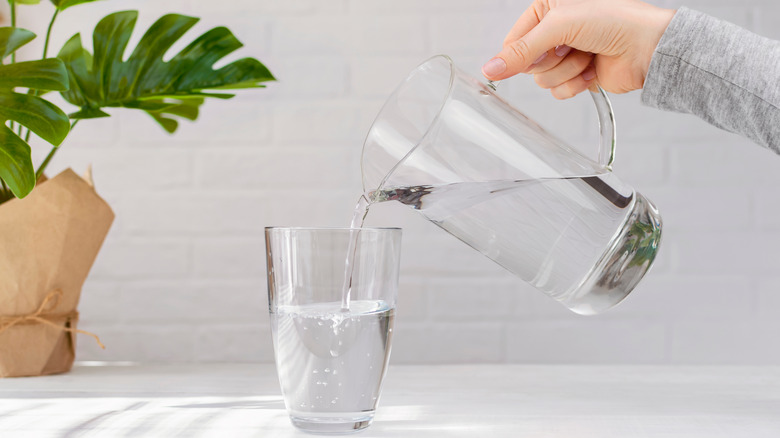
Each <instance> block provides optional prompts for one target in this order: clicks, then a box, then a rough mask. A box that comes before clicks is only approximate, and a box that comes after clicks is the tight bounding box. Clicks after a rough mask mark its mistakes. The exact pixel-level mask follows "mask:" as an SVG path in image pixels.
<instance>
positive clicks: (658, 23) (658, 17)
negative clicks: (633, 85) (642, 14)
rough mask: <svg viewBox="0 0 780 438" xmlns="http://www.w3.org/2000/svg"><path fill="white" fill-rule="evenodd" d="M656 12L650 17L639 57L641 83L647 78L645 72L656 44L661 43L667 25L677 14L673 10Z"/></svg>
mask: <svg viewBox="0 0 780 438" xmlns="http://www.w3.org/2000/svg"><path fill="white" fill-rule="evenodd" d="M655 9H656V11H654V13H653V14H652V16H650V17H649V18H650V21H649V22H650V26H649V27H648V33H647V35H646V37H645V38H646V46H645V50H644V53H643V54H642V57H641V64H640V70H641V74H642V81H643V82H644V80H645V79H646V78H647V72H648V71H649V69H650V61H652V59H653V54H654V53H655V49H656V47H658V43H659V42H660V41H661V37H663V35H664V33H665V32H666V29H667V28H668V27H669V23H671V22H672V19H673V18H674V14H676V13H677V11H676V10H674V9H662V8H655Z"/></svg>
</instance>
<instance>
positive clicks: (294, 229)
mask: <svg viewBox="0 0 780 438" xmlns="http://www.w3.org/2000/svg"><path fill="white" fill-rule="evenodd" d="M265 230H266V231H273V230H289V231H353V230H354V231H377V232H378V231H402V230H403V229H402V228H401V227H360V228H352V227H280V226H270V227H265Z"/></svg>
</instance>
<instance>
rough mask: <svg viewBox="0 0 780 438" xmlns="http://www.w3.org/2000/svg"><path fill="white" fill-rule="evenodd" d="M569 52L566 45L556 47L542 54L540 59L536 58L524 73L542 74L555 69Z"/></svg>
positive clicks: (569, 48) (569, 49)
mask: <svg viewBox="0 0 780 438" xmlns="http://www.w3.org/2000/svg"><path fill="white" fill-rule="evenodd" d="M571 50H572V48H571V47H569V46H567V45H560V46H556V47H555V49H553V50H548V51H547V52H544V53H543V54H542V56H541V57H539V58H537V59H536V60H535V61H534V62H533V63H532V64H531V67H530V68H529V69H527V70H526V73H531V74H536V73H542V72H546V71H548V70H551V69H553V68H555V67H556V66H557V65H558V64H560V63H561V62H562V61H563V60H564V59H566V55H568V54H569V53H570V52H571ZM583 68H584V67H583Z"/></svg>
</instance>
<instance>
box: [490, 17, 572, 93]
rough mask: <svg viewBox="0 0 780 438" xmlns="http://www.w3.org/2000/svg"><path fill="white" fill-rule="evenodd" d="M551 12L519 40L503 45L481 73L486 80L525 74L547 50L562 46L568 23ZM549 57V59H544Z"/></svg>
mask: <svg viewBox="0 0 780 438" xmlns="http://www.w3.org/2000/svg"><path fill="white" fill-rule="evenodd" d="M556 12H557V11H556V10H551V11H549V12H548V13H547V15H545V16H544V18H543V19H542V20H541V21H540V22H539V24H538V25H536V26H535V27H533V28H532V29H531V30H529V31H528V33H526V34H525V35H524V36H523V37H522V38H520V39H517V40H515V41H514V42H512V43H510V44H508V45H506V46H505V47H504V48H503V49H502V50H501V52H500V53H499V54H498V55H496V56H495V57H494V58H493V59H491V60H490V61H488V63H487V64H485V65H484V66H483V68H482V73H483V74H484V75H485V77H487V78H488V79H490V80H493V81H498V80H502V79H506V78H508V77H510V76H514V75H516V74H517V73H521V72H525V71H527V70H528V69H529V68H531V67H532V66H533V65H534V62H535V61H537V60H538V61H539V63H541V61H542V59H539V58H540V57H541V56H542V55H543V54H544V53H545V52H547V51H548V50H550V49H552V48H554V47H556V46H559V45H561V44H563V43H564V42H565V41H564V38H565V37H566V35H567V33H568V30H569V29H568V26H569V25H568V23H567V22H566V21H565V20H564V19H562V17H561V15H560V14H558V13H556ZM548 56H549V55H548Z"/></svg>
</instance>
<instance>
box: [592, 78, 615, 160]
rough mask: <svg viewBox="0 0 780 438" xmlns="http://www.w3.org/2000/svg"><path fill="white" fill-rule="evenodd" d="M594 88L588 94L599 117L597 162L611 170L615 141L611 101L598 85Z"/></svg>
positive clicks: (613, 114)
mask: <svg viewBox="0 0 780 438" xmlns="http://www.w3.org/2000/svg"><path fill="white" fill-rule="evenodd" d="M596 88H598V90H596V91H591V92H590V96H591V97H592V98H593V103H595V104H596V113H597V114H598V117H599V164H601V165H602V166H604V168H605V169H607V170H610V171H611V170H612V163H613V162H614V161H615V144H616V143H617V131H616V130H615V113H614V112H613V111H612V102H610V101H609V96H607V92H606V91H604V89H603V88H601V86H599V85H596Z"/></svg>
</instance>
